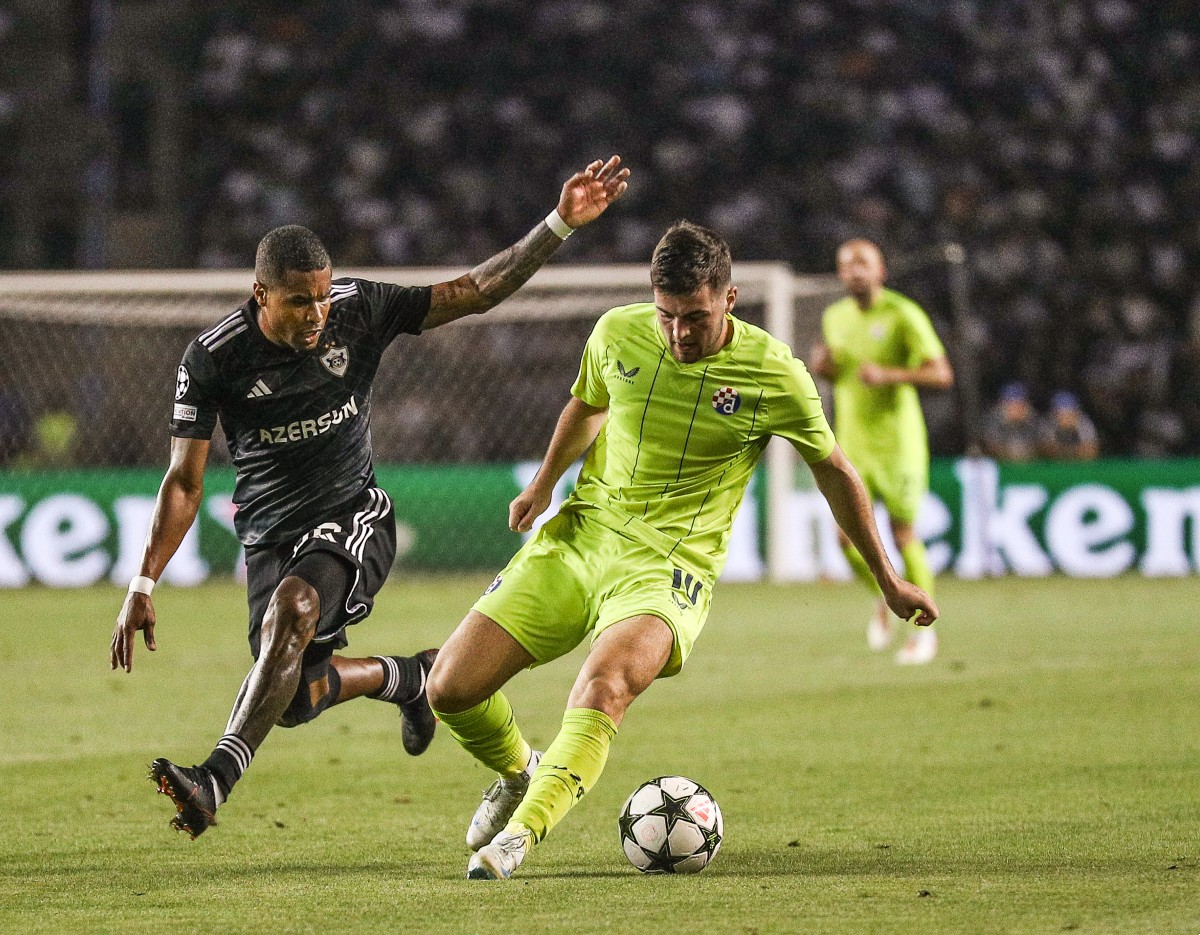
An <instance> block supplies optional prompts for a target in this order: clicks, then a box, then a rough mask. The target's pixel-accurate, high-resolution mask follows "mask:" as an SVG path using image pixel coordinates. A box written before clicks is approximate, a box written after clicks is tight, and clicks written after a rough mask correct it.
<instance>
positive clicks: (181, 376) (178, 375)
mask: <svg viewBox="0 0 1200 935" xmlns="http://www.w3.org/2000/svg"><path fill="white" fill-rule="evenodd" d="M191 385H192V378H191V376H190V375H189V374H188V368H187V367H185V366H184V365H183V364H180V365H179V369H178V370H176V371H175V398H176V399H183V397H185V396H186V395H187V391H188V387H190V386H191Z"/></svg>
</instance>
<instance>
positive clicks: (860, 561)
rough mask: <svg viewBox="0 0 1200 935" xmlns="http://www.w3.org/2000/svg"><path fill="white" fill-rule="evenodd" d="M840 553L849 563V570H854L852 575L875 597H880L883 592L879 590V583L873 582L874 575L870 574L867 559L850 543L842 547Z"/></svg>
mask: <svg viewBox="0 0 1200 935" xmlns="http://www.w3.org/2000/svg"><path fill="white" fill-rule="evenodd" d="M842 554H843V555H844V556H846V561H847V562H849V563H850V570H851V571H852V572H854V577H855V578H857V579H858V580H859V581H861V582H862V583H863V584H865V585H866V586H867V587H868V588H870V589H871V593H872V594H874V595H875V596H876V597H882V596H883V592H882V591H880V590H879V585H878V584H876V583H875V576H874V575H873V574H871V569H870V568H868V567H867V561H866V559H864V558H863V557H862V555H861V554H860V553H859V551H858V549H856V548H855V547H854V546H852V545H845V546H843V547H842Z"/></svg>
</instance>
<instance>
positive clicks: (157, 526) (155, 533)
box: [110, 438, 209, 672]
mask: <svg viewBox="0 0 1200 935" xmlns="http://www.w3.org/2000/svg"><path fill="white" fill-rule="evenodd" d="M208 446H209V441H208V439H200V438H173V439H171V464H170V466H169V467H168V468H167V473H166V476H165V477H163V482H162V486H161V487H159V489H158V499H157V501H156V502H155V504H154V517H153V519H152V520H151V521H150V531H149V533H148V534H147V535H146V545H145V547H144V548H143V550H142V567H141V570H140V571H139V572H138V577H137V578H135V579H134V583H133V584H131V585H130V589H129V593H128V594H127V595H125V603H124V604H123V605H122V606H121V612H120V613H119V614H118V615H117V625H116V628H115V629H114V630H113V637H112V647H111V659H110V662H111V664H112V668H114V669H116V668H117V667H121V668H123V669H124V670H125V671H126V672H129V671H131V670H132V668H133V643H134V639H135V637H136V636H137V632H138V630H141V631H143V633H144V636H145V640H146V648H147V649H148V650H150V651H151V652H153V651H154V650H155V649H156V646H155V642H154V624H155V623H156V617H155V613H154V603H153V601H151V600H150V594H149V587H150V586H152V583H153V582H155V581H157V580H158V579H159V577H160V576H161V575H162V573H163V569H164V568H166V567H167V562H169V561H170V560H171V557H172V556H173V555H174V554H175V550H176V549H178V548H179V543H181V542H182V541H183V537H184V536H185V535H186V534H187V531H188V529H190V528H191V525H192V523H193V522H194V521H195V519H196V512H197V511H198V510H199V509H200V500H201V497H202V496H203V494H204V465H205V464H206V463H207V461H208ZM144 579H149V580H148V581H146V580H144ZM137 587H143V588H144V590H136V589H135V588H137Z"/></svg>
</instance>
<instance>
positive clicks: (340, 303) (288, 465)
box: [171, 279, 430, 547]
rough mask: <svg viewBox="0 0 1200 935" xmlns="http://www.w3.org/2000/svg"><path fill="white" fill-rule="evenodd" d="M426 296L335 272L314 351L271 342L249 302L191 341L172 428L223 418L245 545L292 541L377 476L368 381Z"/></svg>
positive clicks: (197, 432) (188, 428) (410, 329)
mask: <svg viewBox="0 0 1200 935" xmlns="http://www.w3.org/2000/svg"><path fill="white" fill-rule="evenodd" d="M429 302H430V289H429V287H427V286H426V287H419V288H416V287H403V286H393V285H389V284H387V283H378V282H369V281H367V280H363V279H335V280H334V281H333V292H332V305H331V308H330V311H329V320H328V322H327V323H326V325H325V331H324V333H323V334H322V336H321V344H320V347H318V348H317V350H315V351H313V352H312V353H310V354H301V353H297V352H296V351H293V350H291V349H290V348H286V347H279V346H278V345H276V344H272V343H271V342H270V341H268V340H267V339H266V337H264V336H263V333H262V331H261V330H260V328H259V326H258V303H257V302H255V300H254V299H250V301H248V302H246V304H244V305H243V306H241V307H240V308H239V309H238V310H237V311H235V312H234V313H233V314H232V315H230V316H229V317H227V318H225V319H224V320H222V321H220V322H218V323H217V324H216V325H214V326H213V327H211V328H209V329H208V330H207V331H205V332H204V333H202V334H201V335H200V336H199V337H198V338H196V340H194V341H193V342H192V343H191V344H190V345H189V346H188V349H187V351H186V353H185V354H184V355H183V362H182V363H181V364H180V365H179V371H178V376H177V379H176V383H175V409H174V413H173V416H172V419H171V434H172V435H175V436H179V437H182V438H211V437H212V433H213V429H214V428H215V427H216V423H217V420H218V418H219V419H220V421H221V428H222V429H223V430H224V432H225V439H226V441H227V442H228V444H229V451H230V453H231V454H232V456H233V463H234V466H235V467H236V468H237V486H236V489H235V491H234V496H233V501H234V503H235V504H236V505H237V514H236V516H235V520H234V521H235V525H236V528H237V533H238V538H239V539H241V541H242V543H243V544H244V545H246V546H247V547H256V546H267V545H278V544H279V543H281V542H286V541H289V540H290V539H294V538H295V537H297V536H299V535H302V534H303V533H305V532H307V531H309V530H310V529H312V528H314V527H315V526H316V525H317V524H318V523H320V522H321V521H322V517H325V516H330V515H336V514H337V512H338V508H339V507H340V506H342V505H343V504H346V503H347V502H349V501H351V500H354V499H355V498H356V497H357V496H358V495H359V494H361V493H362V491H363V490H364V489H365V488H367V487H368V486H371V485H372V484H373V483H374V469H373V467H372V464H371V382H372V381H373V380H374V379H375V371H376V370H377V369H378V367H379V359H380V357H381V355H382V354H383V351H384V349H385V348H386V347H387V346H388V345H389V344H390V343H391V342H392V340H393V339H394V338H395V337H396V335H398V334H400V333H402V332H406V333H409V334H418V333H419V332H420V330H421V323H422V322H423V321H424V320H425V316H426V314H427V313H428V312H429Z"/></svg>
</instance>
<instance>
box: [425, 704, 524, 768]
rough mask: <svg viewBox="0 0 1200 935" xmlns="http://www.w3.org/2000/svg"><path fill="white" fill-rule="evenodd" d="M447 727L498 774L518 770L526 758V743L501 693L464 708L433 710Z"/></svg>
mask: <svg viewBox="0 0 1200 935" xmlns="http://www.w3.org/2000/svg"><path fill="white" fill-rule="evenodd" d="M434 714H436V715H437V716H438V719H439V720H440V721H441V722H442V723H443V724H445V725H446V727H448V728H449V729H450V735H451V736H452V737H453V738H454V739H455V740H457V741H458V742H459V743H460V744H461V745H462V748H463V749H464V750H466V751H467V752H468V753H469V754H471V756H473V757H475V759H477V760H478V761H479V762H480V763H482V764H483V765H484V766H488V767H490V768H492V769H494V770H495V771H496V772H498V773H500V774H502V775H505V774H506V775H512V774H514V773H519V772H520V771H521V770H522V769H524V768H525V764H526V763H528V762H529V744H527V743H526V742H525V739H524V738H523V737H522V736H521V731H520V730H519V729H518V727H517V720H516V718H515V717H513V710H512V705H510V704H509V703H508V699H507V698H505V697H504V695H503V693H501V692H496V694H494V695H492V697H490V698H488V699H487V700H486V701H484V702H481V703H480V704H477V705H476V706H475V707H473V708H468V709H467V710H466V711H460V712H458V713H457V714H448V713H446V712H444V711H435V712H434Z"/></svg>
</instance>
